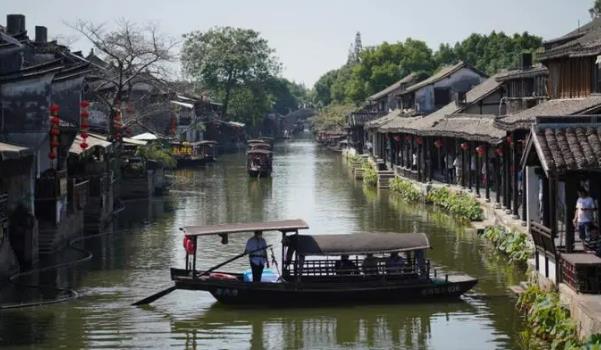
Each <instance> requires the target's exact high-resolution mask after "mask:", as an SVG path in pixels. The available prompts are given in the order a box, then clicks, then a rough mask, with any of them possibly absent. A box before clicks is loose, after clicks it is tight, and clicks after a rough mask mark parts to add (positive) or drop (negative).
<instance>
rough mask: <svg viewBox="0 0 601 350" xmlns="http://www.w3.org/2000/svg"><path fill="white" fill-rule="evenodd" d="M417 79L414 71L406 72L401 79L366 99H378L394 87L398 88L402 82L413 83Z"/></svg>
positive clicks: (394, 88)
mask: <svg viewBox="0 0 601 350" xmlns="http://www.w3.org/2000/svg"><path fill="white" fill-rule="evenodd" d="M418 79H419V76H418V75H417V74H415V73H410V74H408V75H407V76H406V77H404V78H403V79H401V80H399V81H397V82H396V83H394V84H392V85H390V86H389V87H387V88H385V89H384V90H382V91H379V92H377V93H375V94H373V95H371V96H369V97H368V98H367V99H368V100H370V101H373V100H378V99H380V98H382V97H384V96H386V95H388V94H389V93H391V92H393V91H394V90H396V89H399V88H400V87H401V86H402V85H403V84H413V83H416V82H417V80H418Z"/></svg>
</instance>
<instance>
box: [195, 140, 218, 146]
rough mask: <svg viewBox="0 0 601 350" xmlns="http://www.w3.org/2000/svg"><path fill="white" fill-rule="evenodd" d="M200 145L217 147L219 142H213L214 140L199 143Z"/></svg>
mask: <svg viewBox="0 0 601 350" xmlns="http://www.w3.org/2000/svg"><path fill="white" fill-rule="evenodd" d="M198 144H199V145H216V144H217V141H213V140H204V141H199V142H198Z"/></svg>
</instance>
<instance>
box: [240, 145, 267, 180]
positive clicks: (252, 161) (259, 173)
mask: <svg viewBox="0 0 601 350" xmlns="http://www.w3.org/2000/svg"><path fill="white" fill-rule="evenodd" d="M272 160H273V153H272V152H271V151H269V150H265V149H251V150H249V151H248V152H246V168H247V170H248V175H250V176H252V177H267V176H271V170H272Z"/></svg>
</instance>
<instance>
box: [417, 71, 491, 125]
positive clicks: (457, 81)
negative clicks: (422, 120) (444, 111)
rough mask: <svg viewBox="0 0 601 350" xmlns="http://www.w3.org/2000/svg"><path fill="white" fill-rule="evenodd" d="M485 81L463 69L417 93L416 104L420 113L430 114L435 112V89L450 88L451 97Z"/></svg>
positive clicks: (476, 74) (472, 72)
mask: <svg viewBox="0 0 601 350" xmlns="http://www.w3.org/2000/svg"><path fill="white" fill-rule="evenodd" d="M484 80H485V78H484V77H482V76H481V75H479V74H478V73H476V72H474V71H473V70H472V69H469V68H462V69H460V70H458V71H457V72H455V73H453V74H451V75H449V76H448V77H447V78H444V79H441V80H439V81H437V82H436V83H434V84H430V85H427V86H424V87H423V88H421V89H419V90H417V91H416V92H415V104H416V107H417V106H418V105H419V107H418V110H419V112H420V113H423V114H428V113H431V112H433V111H434V110H435V101H434V89H436V88H450V93H451V96H452V94H453V93H455V92H457V91H469V90H470V89H471V88H472V87H473V86H475V85H478V84H480V83H481V82H483V81H484Z"/></svg>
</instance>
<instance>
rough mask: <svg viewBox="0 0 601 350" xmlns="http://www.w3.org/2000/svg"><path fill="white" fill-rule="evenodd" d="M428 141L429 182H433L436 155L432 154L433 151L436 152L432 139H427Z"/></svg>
mask: <svg viewBox="0 0 601 350" xmlns="http://www.w3.org/2000/svg"><path fill="white" fill-rule="evenodd" d="M426 140H427V141H426V145H427V149H428V161H427V162H426V163H427V166H428V181H430V182H432V180H433V179H434V167H433V164H432V163H433V159H432V158H434V155H433V154H432V151H434V145H433V142H432V138H431V137H428V138H426Z"/></svg>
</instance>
